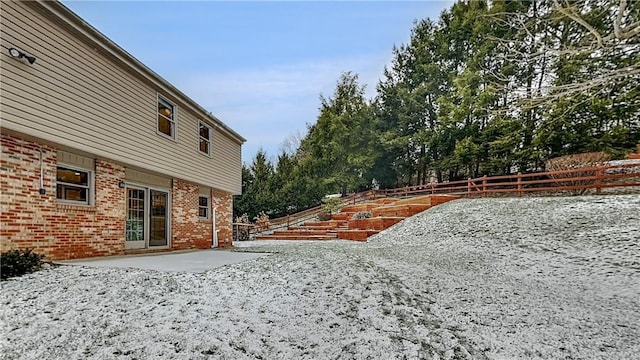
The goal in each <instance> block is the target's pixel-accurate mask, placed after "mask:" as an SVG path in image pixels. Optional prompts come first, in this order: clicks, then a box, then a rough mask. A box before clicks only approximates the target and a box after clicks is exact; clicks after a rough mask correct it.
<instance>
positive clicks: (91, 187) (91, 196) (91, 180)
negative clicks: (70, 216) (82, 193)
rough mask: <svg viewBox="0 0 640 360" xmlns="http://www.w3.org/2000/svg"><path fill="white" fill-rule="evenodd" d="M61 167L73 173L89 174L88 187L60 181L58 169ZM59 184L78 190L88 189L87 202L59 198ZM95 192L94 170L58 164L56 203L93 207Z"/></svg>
mask: <svg viewBox="0 0 640 360" xmlns="http://www.w3.org/2000/svg"><path fill="white" fill-rule="evenodd" d="M59 167H62V168H65V169H69V170H73V171H79V172H84V173H87V185H86V186H85V185H78V184H72V183H65V182H61V181H58V168H59ZM58 184H63V185H68V186H71V187H76V188H84V189H87V201H76V200H67V199H60V198H58ZM94 192H95V179H94V172H93V170H89V169H83V168H81V167H77V166H73V165H67V164H61V163H58V164H56V201H57V202H59V203H61V204H72V205H84V206H93V200H94Z"/></svg>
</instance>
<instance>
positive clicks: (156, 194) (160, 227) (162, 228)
mask: <svg viewBox="0 0 640 360" xmlns="http://www.w3.org/2000/svg"><path fill="white" fill-rule="evenodd" d="M149 193H150V198H151V204H150V211H149V215H150V222H149V246H167V245H169V231H168V230H169V229H168V220H169V219H168V216H167V215H168V211H167V208H168V206H169V193H167V192H166V191H159V190H149Z"/></svg>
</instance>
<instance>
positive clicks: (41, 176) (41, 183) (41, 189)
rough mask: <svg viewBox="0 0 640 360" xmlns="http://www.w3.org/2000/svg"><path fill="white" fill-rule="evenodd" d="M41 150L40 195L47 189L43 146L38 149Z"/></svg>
mask: <svg viewBox="0 0 640 360" xmlns="http://www.w3.org/2000/svg"><path fill="white" fill-rule="evenodd" d="M38 150H39V151H40V189H38V192H39V193H40V195H44V194H45V192H46V190H45V189H44V161H42V146H40V147H39V149H38Z"/></svg>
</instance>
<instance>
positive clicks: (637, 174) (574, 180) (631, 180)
mask: <svg viewBox="0 0 640 360" xmlns="http://www.w3.org/2000/svg"><path fill="white" fill-rule="evenodd" d="M637 186H640V164H639V163H636V164H620V165H607V166H595V167H586V168H578V169H570V170H561V171H547V172H539V173H530V174H515V175H503V176H491V177H487V176H483V177H480V178H475V179H467V180H459V181H451V182H442V183H431V184H424V185H416V186H407V187H403V188H396V189H385V190H380V191H379V194H380V195H382V196H387V197H411V196H417V195H426V194H451V195H458V196H466V197H473V196H487V195H497V194H503V195H517V196H520V195H523V194H527V193H550V194H582V193H587V192H588V191H589V190H594V191H595V193H596V194H601V193H602V190H603V189H607V188H624V187H637Z"/></svg>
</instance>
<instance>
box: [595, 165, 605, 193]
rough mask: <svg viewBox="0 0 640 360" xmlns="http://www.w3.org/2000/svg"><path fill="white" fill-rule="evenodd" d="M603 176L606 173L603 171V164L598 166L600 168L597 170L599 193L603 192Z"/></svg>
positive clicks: (597, 190)
mask: <svg viewBox="0 0 640 360" xmlns="http://www.w3.org/2000/svg"><path fill="white" fill-rule="evenodd" d="M603 176H604V173H603V171H602V166H598V169H597V170H596V194H598V195H600V194H602V178H603Z"/></svg>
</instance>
